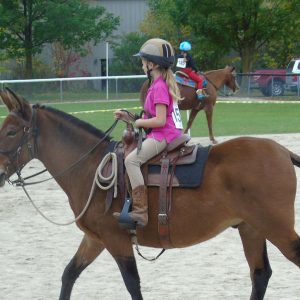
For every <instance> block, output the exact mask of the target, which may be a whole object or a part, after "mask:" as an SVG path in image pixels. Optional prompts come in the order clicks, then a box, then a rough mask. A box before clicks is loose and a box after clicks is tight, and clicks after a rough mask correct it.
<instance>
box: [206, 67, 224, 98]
mask: <svg viewBox="0 0 300 300" xmlns="http://www.w3.org/2000/svg"><path fill="white" fill-rule="evenodd" d="M201 74H202V75H203V76H204V77H205V79H206V80H207V81H208V82H209V83H210V84H211V85H212V86H213V87H214V88H215V90H216V91H218V92H220V93H221V94H222V95H223V96H226V97H228V96H229V94H226V93H224V92H223V91H222V90H220V88H218V87H217V86H216V85H215V84H214V83H213V82H212V81H211V80H210V79H209V78H208V77H207V75H205V74H204V73H201ZM224 85H225V86H227V85H226V84H224Z"/></svg>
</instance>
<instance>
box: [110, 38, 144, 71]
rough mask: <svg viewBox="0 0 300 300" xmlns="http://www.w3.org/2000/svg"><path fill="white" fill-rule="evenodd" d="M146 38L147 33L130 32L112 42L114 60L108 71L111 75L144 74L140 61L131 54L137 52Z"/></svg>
mask: <svg viewBox="0 0 300 300" xmlns="http://www.w3.org/2000/svg"><path fill="white" fill-rule="evenodd" d="M148 38H149V37H148V36H147V35H143V34H141V33H138V32H131V33H129V34H127V35H124V36H123V37H121V39H120V41H119V42H118V43H116V44H113V45H112V48H113V49H114V60H113V63H112V65H111V66H110V72H111V73H112V74H113V75H130V74H144V73H143V70H142V67H141V61H140V60H139V59H138V58H137V57H135V56H133V55H134V54H136V53H138V52H139V50H140V48H141V46H142V45H143V44H144V43H145V42H146V41H147V40H148Z"/></svg>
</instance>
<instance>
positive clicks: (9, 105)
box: [0, 91, 14, 111]
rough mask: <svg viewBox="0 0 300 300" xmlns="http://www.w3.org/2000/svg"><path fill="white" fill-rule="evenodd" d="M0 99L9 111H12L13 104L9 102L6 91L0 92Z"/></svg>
mask: <svg viewBox="0 0 300 300" xmlns="http://www.w3.org/2000/svg"><path fill="white" fill-rule="evenodd" d="M0 99H1V101H2V102H3V103H4V104H5V105H6V107H7V108H8V110H9V111H12V110H13V109H14V106H13V103H12V102H11V98H10V97H9V94H8V93H7V92H6V91H0Z"/></svg>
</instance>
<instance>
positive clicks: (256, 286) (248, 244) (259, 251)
mask: <svg viewBox="0 0 300 300" xmlns="http://www.w3.org/2000/svg"><path fill="white" fill-rule="evenodd" d="M238 229H239V233H240V236H241V239H242V243H243V247H244V252H245V256H246V259H247V262H248V264H249V267H250V276H251V281H252V293H251V297H250V299H251V300H260V299H263V298H264V295H265V292H266V289H267V286H268V282H269V279H270V277H271V275H272V270H271V267H270V264H269V259H268V254H267V246H266V239H265V238H264V237H263V236H261V235H260V234H259V233H258V232H257V231H255V230H254V229H253V228H252V227H251V226H249V225H248V224H246V223H242V224H240V225H239V227H238Z"/></svg>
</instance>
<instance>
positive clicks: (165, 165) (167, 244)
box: [158, 157, 173, 249]
mask: <svg viewBox="0 0 300 300" xmlns="http://www.w3.org/2000/svg"><path fill="white" fill-rule="evenodd" d="M169 165H170V160H169V158H167V157H163V158H162V159H161V173H160V174H161V185H160V187H159V212H158V234H159V239H160V242H161V244H162V246H163V248H164V249H168V248H173V245H172V243H171V240H170V228H169V219H168V203H169V201H168V200H169V199H168V192H167V189H168V173H169Z"/></svg>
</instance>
